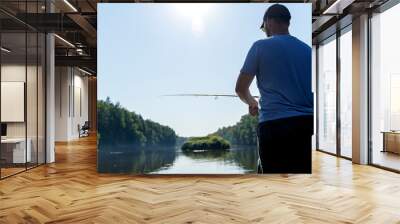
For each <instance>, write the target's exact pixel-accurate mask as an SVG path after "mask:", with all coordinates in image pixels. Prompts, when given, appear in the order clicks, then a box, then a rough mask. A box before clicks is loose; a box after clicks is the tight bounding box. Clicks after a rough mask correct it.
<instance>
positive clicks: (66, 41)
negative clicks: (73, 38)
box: [54, 34, 75, 48]
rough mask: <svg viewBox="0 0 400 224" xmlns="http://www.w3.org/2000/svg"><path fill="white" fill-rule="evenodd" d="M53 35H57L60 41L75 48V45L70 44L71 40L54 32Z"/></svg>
mask: <svg viewBox="0 0 400 224" xmlns="http://www.w3.org/2000/svg"><path fill="white" fill-rule="evenodd" d="M54 36H55V37H57V38H58V39H60V40H61V41H62V42H64V43H66V44H67V45H69V46H70V47H73V48H75V45H73V44H72V43H71V42H69V41H68V40H66V39H64V38H62V37H60V36H59V35H57V34H54Z"/></svg>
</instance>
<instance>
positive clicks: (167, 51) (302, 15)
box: [97, 3, 311, 136]
mask: <svg viewBox="0 0 400 224" xmlns="http://www.w3.org/2000/svg"><path fill="white" fill-rule="evenodd" d="M270 5H271V4H269V3H243V4H228V3H223V4H214V3H213V4H204V3H197V4H194V3H186V4H184V3H177V4H172V3H171V4H170V3H168V4H166V3H165V4H157V3H142V4H115V3H114V4H111V3H102V4H99V5H98V39H97V42H98V98H99V99H105V98H106V97H107V96H109V97H110V98H111V100H112V101H113V102H120V103H121V105H122V106H124V107H125V108H127V109H129V110H131V111H135V112H136V113H139V114H141V115H142V116H143V117H144V118H148V119H151V120H153V121H156V122H159V123H161V124H164V125H168V126H170V127H172V128H173V129H174V130H175V131H176V132H177V134H178V135H180V136H200V135H205V134H209V133H211V132H214V131H216V130H217V129H218V128H219V127H222V126H227V125H233V124H235V123H236V122H237V121H239V119H240V117H241V116H242V115H244V114H246V113H247V106H246V105H245V104H243V103H242V102H241V101H240V100H239V99H238V98H218V99H214V98H212V97H162V96H161V95H164V94H176V93H207V94H208V93H210V94H234V87H235V82H236V79H237V76H238V74H239V70H240V68H241V66H242V65H243V62H244V58H245V56H246V54H247V51H248V49H249V48H250V46H251V45H252V43H253V42H255V41H256V40H259V39H263V38H265V34H264V33H263V32H261V30H260V29H259V27H260V25H261V21H262V17H263V15H264V12H265V10H266V9H267V8H268V6H270ZM285 5H286V6H287V7H288V8H289V10H290V12H291V14H292V21H291V26H290V33H291V34H292V35H294V36H296V37H298V38H299V39H301V40H302V41H304V42H306V43H307V44H309V45H310V46H311V4H301V3H299V4H294V3H291V4H285ZM251 89H252V93H253V95H258V94H259V93H258V90H257V88H256V83H255V82H254V83H253V85H252V88H251Z"/></svg>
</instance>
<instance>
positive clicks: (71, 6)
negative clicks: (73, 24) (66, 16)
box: [64, 0, 78, 12]
mask: <svg viewBox="0 0 400 224" xmlns="http://www.w3.org/2000/svg"><path fill="white" fill-rule="evenodd" d="M64 2H65V4H67V5H68V6H69V7H70V8H71V9H72V10H73V11H74V12H78V10H77V9H76V8H75V7H74V6H73V5H72V4H71V3H69V1H68V0H64Z"/></svg>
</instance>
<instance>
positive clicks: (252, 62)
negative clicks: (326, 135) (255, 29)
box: [236, 4, 313, 173]
mask: <svg viewBox="0 0 400 224" xmlns="http://www.w3.org/2000/svg"><path fill="white" fill-rule="evenodd" d="M290 19H291V15H290V12H289V10H288V9H287V8H286V7H285V6H283V5H281V4H274V5H272V6H271V7H269V8H268V9H267V11H266V12H265V15H264V18H263V23H262V25H261V29H263V31H265V32H266V35H267V37H269V38H267V39H263V40H258V41H256V42H255V43H254V44H253V45H252V47H251V48H250V50H249V52H248V54H247V57H246V60H245V62H244V65H243V67H242V69H241V71H240V75H239V77H238V80H237V83H236V93H237V94H238V96H239V97H240V99H241V100H242V101H243V102H244V103H246V104H248V106H249V113H250V114H251V115H253V116H256V115H259V118H258V119H259V124H258V130H257V135H258V144H259V155H260V160H261V168H262V172H263V173H311V136H312V134H313V95H312V91H311V48H310V47H309V46H308V45H307V44H305V43H303V42H302V41H300V40H299V39H297V38H296V37H294V36H291V35H290V34H289V25H290ZM307 32H308V31H307ZM254 76H256V77H257V87H258V89H259V91H260V94H261V97H260V102H259V103H258V102H257V101H256V100H255V98H254V97H253V96H252V95H251V94H250V91H249V87H250V84H251V82H252V81H253V79H254ZM258 105H260V109H259V108H258Z"/></svg>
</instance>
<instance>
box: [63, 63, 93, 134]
mask: <svg viewBox="0 0 400 224" xmlns="http://www.w3.org/2000/svg"><path fill="white" fill-rule="evenodd" d="M55 73H56V82H55V126H56V127H55V128H56V131H55V140H56V141H70V140H73V139H77V138H79V132H78V125H81V126H82V125H83V124H84V123H85V121H87V120H88V78H87V77H86V76H84V73H82V72H80V71H79V70H78V69H76V68H73V67H56V72H55ZM80 107H81V108H80Z"/></svg>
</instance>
